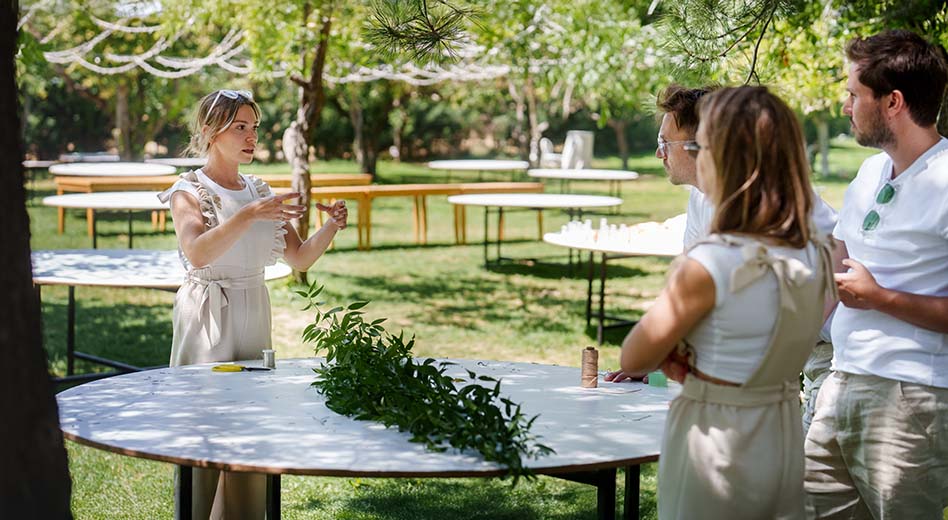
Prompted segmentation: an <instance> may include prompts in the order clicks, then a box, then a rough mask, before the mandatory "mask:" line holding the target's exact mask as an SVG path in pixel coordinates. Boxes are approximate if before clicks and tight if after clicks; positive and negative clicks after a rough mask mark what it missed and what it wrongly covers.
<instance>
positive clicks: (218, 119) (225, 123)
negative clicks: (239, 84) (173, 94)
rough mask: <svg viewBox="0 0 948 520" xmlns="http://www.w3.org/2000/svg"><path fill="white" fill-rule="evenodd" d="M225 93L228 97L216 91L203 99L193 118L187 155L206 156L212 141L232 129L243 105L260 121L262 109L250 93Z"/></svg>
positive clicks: (233, 91)
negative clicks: (206, 128)
mask: <svg viewBox="0 0 948 520" xmlns="http://www.w3.org/2000/svg"><path fill="white" fill-rule="evenodd" d="M223 92H226V93H227V94H228V95H222V91H221V90H215V91H214V92H211V93H210V94H208V95H206V96H204V97H203V98H201V101H200V102H199V103H198V105H197V108H196V109H195V110H194V115H193V116H192V117H191V141H190V143H188V148H187V150H185V152H184V153H185V155H188V156H191V157H204V156H206V155H207V151H208V149H209V148H210V146H211V139H212V138H213V137H214V136H216V135H217V134H219V133H221V132H223V131H224V130H227V128H229V127H230V125H231V123H233V122H234V118H235V117H237V111H238V110H240V107H241V106H243V105H247V106H249V107H250V108H252V109H253V113H254V115H256V116H257V119H258V120H259V119H260V107H259V106H257V103H256V101H254V100H253V96H252V95H250V94H249V93H248V92H244V91H235V90H226V91H223ZM205 125H206V126H207V127H208V130H207V132H206V133H205V132H204V131H203V130H204V126H205Z"/></svg>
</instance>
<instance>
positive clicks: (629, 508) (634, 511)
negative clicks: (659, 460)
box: [622, 465, 641, 520]
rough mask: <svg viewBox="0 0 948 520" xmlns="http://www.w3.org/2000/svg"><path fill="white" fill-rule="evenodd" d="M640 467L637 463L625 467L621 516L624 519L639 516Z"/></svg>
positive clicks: (632, 519)
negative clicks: (623, 499)
mask: <svg viewBox="0 0 948 520" xmlns="http://www.w3.org/2000/svg"><path fill="white" fill-rule="evenodd" d="M640 478H641V468H640V467H639V466H638V465H635V466H626V468H625V501H624V503H623V504H622V518H623V519H624V520H638V518H639V492H640V489H639V486H640V482H639V479H640Z"/></svg>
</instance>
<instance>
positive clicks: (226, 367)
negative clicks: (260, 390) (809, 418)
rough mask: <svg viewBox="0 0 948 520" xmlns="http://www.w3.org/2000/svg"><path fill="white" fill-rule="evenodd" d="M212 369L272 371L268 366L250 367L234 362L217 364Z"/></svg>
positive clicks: (220, 370) (224, 370)
mask: <svg viewBox="0 0 948 520" xmlns="http://www.w3.org/2000/svg"><path fill="white" fill-rule="evenodd" d="M211 370H212V371H214V372H244V371H246V372H254V371H261V372H269V371H270V369H269V368H266V367H248V366H244V365H234V364H229V365H217V366H215V367H214V368H212V369H211Z"/></svg>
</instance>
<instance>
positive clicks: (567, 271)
mask: <svg viewBox="0 0 948 520" xmlns="http://www.w3.org/2000/svg"><path fill="white" fill-rule="evenodd" d="M554 259H560V260H561V262H553V260H554ZM487 270H488V271H490V272H493V273H498V274H505V275H509V274H517V275H522V276H532V277H534V278H546V279H562V278H573V279H583V280H585V279H587V277H588V276H589V258H588V257H586V256H583V257H582V261H577V260H576V257H575V256H574V257H573V264H572V266H571V265H570V264H569V257H568V256H565V255H559V256H551V257H542V256H538V257H536V258H534V259H526V260H517V261H506V262H503V263H500V264H491V265H489V266H487ZM606 272H607V275H608V277H609V278H636V277H640V276H649V275H650V274H652V273H649V272H648V271H644V270H642V269H639V268H637V267H628V266H624V265H614V264H613V265H609V266H608V267H607V271H606ZM593 279H594V281H595V283H596V285H597V286H598V283H599V281H598V280H599V264H598V263H596V264H595V265H594V266H593Z"/></svg>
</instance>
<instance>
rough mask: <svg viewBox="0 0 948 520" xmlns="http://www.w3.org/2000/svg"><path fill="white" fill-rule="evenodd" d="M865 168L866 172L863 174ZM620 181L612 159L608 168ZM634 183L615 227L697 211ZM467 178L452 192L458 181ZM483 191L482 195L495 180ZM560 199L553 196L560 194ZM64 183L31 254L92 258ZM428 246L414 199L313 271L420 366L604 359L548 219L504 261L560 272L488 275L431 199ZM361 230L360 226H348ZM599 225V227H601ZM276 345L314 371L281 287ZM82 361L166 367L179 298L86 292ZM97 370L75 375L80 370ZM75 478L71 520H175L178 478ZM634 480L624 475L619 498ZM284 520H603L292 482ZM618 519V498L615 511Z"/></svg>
mask: <svg viewBox="0 0 948 520" xmlns="http://www.w3.org/2000/svg"><path fill="white" fill-rule="evenodd" d="M834 153H835V154H837V155H839V159H838V160H837V159H836V158H835V157H834V164H837V165H840V166H839V168H840V169H839V170H836V169H834V171H840V172H841V173H842V175H843V176H846V177H851V176H852V175H853V174H854V173H855V167H858V164H859V162H860V161H861V160H862V158H864V157H865V156H867V155H868V153H869V152H867V151H865V150H863V149H855V148H851V147H842V148H834ZM853 165H855V166H853ZM596 166H597V167H602V168H618V167H619V161H618V159H616V158H612V159H608V160H604V161H601V162H599V163H597V164H596ZM630 167H631V168H632V169H634V170H637V171H639V172H640V173H643V174H644V175H643V177H642V178H641V179H640V180H639V181H637V182H634V183H627V184H626V186H624V188H623V197H624V201H625V202H624V204H623V206H622V208H621V210H620V214H619V215H612V214H609V215H605V216H606V217H607V218H608V219H609V221H610V222H625V223H636V222H643V221H650V220H662V219H665V218H669V217H672V216H674V215H676V214H679V213H682V212H684V210H685V205H686V202H687V197H688V192H687V190H686V189H684V188H682V187H677V186H671V185H670V184H668V182H667V181H666V179H665V177H664V174H663V172H662V168H661V163H660V162H659V160H658V159H655V158H654V157H652V156H650V155H649V154H642V155H640V156H636V157H634V158H633V160H632V163H631V166H630ZM317 170H318V171H325V172H354V171H356V166H355V165H354V164H352V163H348V162H341V161H340V162H329V163H318V164H317V165H316V166H315V167H314V171H317ZM379 170H380V175H379V182H384V183H400V182H419V181H421V182H438V181H441V180H443V174H433V173H432V172H430V171H429V170H427V169H426V168H425V167H424V166H423V165H417V164H394V163H382V164H380V167H379ZM244 171H245V172H246V173H262V172H266V173H278V172H281V171H288V168H287V167H286V165H251V166H249V167H247V168H245V169H244ZM460 177H462V176H459V175H458V174H455V175H454V176H453V180H455V181H456V180H459V178H460ZM485 180H486V179H485ZM816 184H817V185H818V190H820V191H821V193H822V195H823V197H824V198H825V199H826V200H827V201H828V202H829V203H830V204H831V205H833V206H834V207H839V205H840V203H841V202H842V196H843V192H844V190H845V186H846V180H844V179H843V178H832V179H829V180H825V181H823V180H819V181H817V183H816ZM556 190H558V185H556V184H551V185H550V187H549V189H548V191H556ZM573 191H574V192H582V193H593V194H597V193H598V194H606V187H605V186H601V185H599V184H597V183H573ZM51 192H52V182H51V181H49V180H48V179H47V180H42V179H41V180H39V181H37V184H36V186H35V192H34V194H33V195H34V196H33V198H32V199H31V201H30V203H29V211H30V215H31V217H32V233H33V236H32V247H33V249H63V248H87V247H89V244H90V241H89V238H88V237H87V236H86V235H85V222H84V214H83V213H81V212H71V213H69V212H67V229H66V233H65V234H63V235H58V234H57V233H56V212H55V209H52V208H46V207H44V206H42V205H41V203H40V197H41V196H42V195H47V194H50V193H51ZM428 211H429V235H428V241H429V244H428V245H426V246H415V245H414V244H413V242H412V230H411V206H410V200H409V199H407V198H392V199H381V200H379V201H377V202H376V203H375V204H374V205H373V223H374V229H373V232H372V236H373V249H372V250H371V251H368V252H366V251H357V250H356V249H355V245H356V233H355V228H354V226H353V227H352V228H351V229H350V230H347V231H343V232H341V233H340V235H339V237H338V240H337V241H336V245H335V248H334V249H333V250H331V251H330V252H329V253H328V254H327V255H326V256H325V257H324V258H322V259H320V261H319V262H317V264H316V265H315V266H314V267H313V269H312V270H311V271H310V275H311V278H313V279H316V280H319V281H320V283H323V284H325V286H326V292H325V293H324V295H325V296H326V298H327V299H328V300H329V301H332V302H339V303H345V302H351V301H352V300H356V299H367V300H370V301H371V304H370V305H369V306H368V307H366V308H365V309H364V310H365V311H366V312H367V315H368V317H369V318H370V319H374V318H379V317H385V318H388V322H387V325H388V329H389V330H393V331H394V330H398V329H399V328H401V329H404V330H405V331H406V332H407V333H410V334H415V335H416V336H417V343H416V347H415V351H416V353H417V355H418V356H434V357H459V358H482V359H504V360H516V361H536V362H542V363H554V364H560V365H571V366H579V362H580V350H581V348H582V347H584V346H586V345H592V344H594V343H595V329H594V328H587V327H586V324H585V319H584V316H583V310H584V301H585V291H586V286H585V284H586V282H585V278H584V277H583V275H582V274H579V273H577V274H575V275H570V273H569V272H568V270H567V269H566V266H565V256H564V255H565V251H563V250H560V249H559V248H556V247H554V246H549V245H545V244H543V243H542V242H537V240H536V238H537V228H536V218H535V216H534V214H533V213H532V212H530V213H513V214H510V215H509V216H508V218H507V224H506V232H507V240H508V242H507V243H505V245H504V249H505V254H509V255H513V256H528V255H529V256H558V257H559V258H556V259H554V260H553V262H554V263H550V264H540V265H537V266H533V267H527V266H523V265H504V266H501V267H495V268H491V269H485V268H484V267H483V264H482V249H481V244H480V243H479V242H477V241H478V240H480V238H481V236H482V233H483V229H482V226H483V221H482V216H481V213H480V210H479V209H474V208H469V209H468V211H469V215H468V239H469V240H471V241H473V243H470V244H468V245H464V246H457V245H454V243H453V239H454V238H453V227H452V218H453V217H452V208H451V207H450V205H449V204H448V203H447V201H446V200H445V198H443V197H430V198H429V209H428ZM351 215H352V217H351V218H352V219H353V220H354V219H355V218H356V212H355V211H353V212H352V213H351ZM592 218H594V219H596V218H599V217H598V216H593V217H592ZM564 221H565V216H564V215H562V214H559V213H555V212H547V214H546V215H545V218H544V224H545V226H546V229H545V231H553V230H557V229H559V227H560V225H562V224H563V223H564ZM125 226H126V221H125V217H124V216H122V215H116V216H115V217H109V216H103V217H102V218H101V219H100V222H99V229H100V232H101V233H102V236H101V237H100V239H99V246H100V247H102V248H124V247H126V238H127V237H126V236H125V234H124V233H125V229H126V228H125ZM135 228H136V232H135V235H136V236H135V244H136V247H138V248H147V249H173V248H175V247H176V242H175V238H174V234H173V233H172V232H169V233H159V232H156V231H152V230H151V224H150V221H148V220H147V219H146V218H145V217H141V218H140V219H139V220H136V222H135ZM667 265H668V261H666V260H662V259H655V258H637V259H629V260H624V261H622V262H618V263H616V264H615V265H614V266H613V267H612V268H611V272H610V277H611V278H612V283H610V286H609V287H610V295H609V300H608V303H609V306H610V307H611V309H612V311H613V312H621V313H623V314H630V315H636V314H640V313H641V312H642V311H643V310H644V309H647V308H648V306H649V304H650V303H651V301H652V300H653V299H654V297H655V296H656V295H657V293H658V291H659V290H660V288H661V287H662V284H663V277H664V273H665V270H666V268H667ZM269 286H270V295H271V299H272V303H273V339H274V348H275V349H276V350H277V356H278V357H281V358H291V357H305V356H311V355H312V354H313V353H312V348H311V347H310V346H309V345H303V344H301V343H300V340H299V338H300V334H301V331H302V329H303V327H305V326H306V325H307V323H308V320H309V319H310V316H309V315H308V314H307V313H304V312H302V311H300V310H299V309H300V308H301V307H302V304H301V301H300V299H299V298H298V297H296V296H295V295H294V294H293V292H292V291H293V289H294V288H293V286H292V285H291V284H290V283H289V282H287V281H277V282H271V283H270V284H269ZM66 295H67V292H66V289H65V288H57V287H47V288H44V290H43V323H44V339H45V344H46V347H47V351H48V353H49V358H50V369H51V371H52V372H53V373H55V374H58V375H61V374H63V373H65V366H66V360H65V339H66V330H65V322H66ZM76 297H77V302H78V311H77V332H76V342H77V348H78V349H80V350H84V351H87V352H90V353H95V354H98V355H101V356H105V357H113V358H117V359H121V360H123V361H126V362H129V363H133V364H138V365H145V366H149V365H158V364H162V363H167V360H168V355H169V345H170V342H171V307H172V303H173V294H171V293H167V292H160V291H151V290H144V289H142V290H132V289H92V288H79V289H77V291H76ZM625 332H626V331H618V330H617V331H612V332H610V333H609V334H607V336H606V340H607V341H606V344H605V345H604V346H603V347H602V349H601V354H600V360H601V361H600V363H601V364H602V365H603V366H602V367H601V368H607V369H608V368H616V367H617V366H618V347H619V344H620V342H621V340H622V338H623V336H624V334H625ZM94 369H97V368H96V367H92V366H90V365H88V364H86V363H85V362H82V361H78V362H77V370H78V371H80V372H82V371H88V370H94ZM67 445H68V446H67V447H68V450H69V457H70V470H71V474H72V478H73V511H74V514H75V516H76V518H78V519H86V518H102V519H112V518H141V519H154V518H170V517H171V515H172V510H173V509H172V508H173V498H172V493H173V489H172V484H173V477H172V475H173V468H172V466H170V465H167V464H162V463H155V462H148V461H143V460H139V459H133V458H129V457H124V456H120V455H112V454H109V453H106V452H103V451H100V450H96V449H92V448H86V447H83V446H80V445H77V444H74V443H67ZM642 475H643V476H642V511H643V518H654V517H655V516H656V496H655V494H656V491H655V466H654V465H648V466H644V467H643V471H642ZM623 477H624V476H623V475H621V474H620V476H619V482H620V483H621V479H622V478H623ZM282 502H283V513H284V516H285V518H289V519H294V518H318V519H403V518H404V519H413V518H418V519H421V518H495V519H504V518H510V519H514V518H517V519H530V518H536V519H540V518H551V519H564V520H565V519H586V518H595V516H596V515H595V507H596V493H595V490H594V488H592V487H589V486H584V485H581V484H574V483H569V482H565V481H561V480H557V479H553V478H548V477H540V478H538V479H536V480H534V481H532V482H525V483H521V484H520V485H519V486H518V487H517V488H516V489H510V486H509V483H508V482H506V481H499V480H477V479H430V480H418V479H344V478H316V477H284V479H283V493H282ZM618 503H620V504H621V497H620V499H619V502H618Z"/></svg>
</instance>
